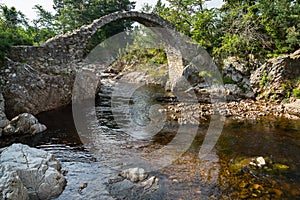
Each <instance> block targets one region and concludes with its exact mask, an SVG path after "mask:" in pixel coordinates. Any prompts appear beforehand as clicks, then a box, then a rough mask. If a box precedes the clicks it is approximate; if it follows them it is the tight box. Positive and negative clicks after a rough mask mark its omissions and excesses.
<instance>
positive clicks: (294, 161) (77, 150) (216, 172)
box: [2, 84, 300, 199]
mask: <svg viewBox="0 0 300 200" xmlns="http://www.w3.org/2000/svg"><path fill="white" fill-rule="evenodd" d="M110 92H111V91H110V86H109V85H105V84H104V85H103V86H102V92H101V93H100V94H99V99H97V102H96V104H97V107H96V114H97V117H98V119H97V120H96V121H91V122H90V124H89V128H90V130H92V131H93V134H91V135H90V137H91V138H88V139H89V140H91V141H93V142H95V144H94V146H95V147H97V148H96V149H94V151H92V149H90V148H91V146H87V145H83V144H82V142H81V140H80V138H79V136H78V134H77V133H76V130H75V127H74V124H73V119H72V113H71V109H70V108H69V107H67V108H64V109H61V110H56V111H51V112H46V113H42V114H40V115H39V116H38V118H39V120H40V121H41V123H44V124H46V125H47V127H48V130H47V131H46V132H44V133H42V134H38V135H36V136H34V137H33V138H31V137H24V138H21V139H20V138H19V139H18V140H17V142H18V141H21V142H23V143H28V144H30V145H31V146H36V147H38V148H42V149H45V150H47V151H50V152H51V153H53V154H55V156H56V157H57V158H58V159H59V160H61V161H62V163H63V169H65V170H68V171H69V172H68V174H67V180H68V185H67V187H66V189H65V191H64V193H63V194H62V195H61V196H60V197H59V198H58V199H103V198H106V199H109V198H110V197H109V196H110V194H109V193H108V191H107V190H106V186H105V184H106V183H107V180H108V179H109V178H111V177H113V176H115V175H116V174H117V173H118V171H115V169H122V168H124V167H129V166H128V162H129V161H130V160H131V161H132V162H133V163H134V164H135V166H134V167H136V166H138V165H139V164H141V165H142V164H145V163H144V162H142V161H141V160H139V159H137V158H139V157H141V155H144V154H146V153H149V152H153V151H155V150H159V149H162V148H163V147H165V146H166V145H167V144H169V143H170V142H171V141H172V140H173V139H174V138H175V137H176V135H177V134H176V133H177V132H178V128H179V127H178V125H176V124H174V123H166V124H165V126H164V127H163V129H162V130H161V131H160V132H159V133H157V134H155V135H150V136H151V137H146V136H145V137H141V138H139V137H134V136H133V135H131V134H128V133H126V132H123V131H122V130H120V127H118V124H117V123H116V122H115V121H114V120H113V119H114V118H113V115H112V112H111V108H110ZM162 95H163V92H161V90H157V89H156V88H154V87H144V88H141V89H140V90H139V91H138V92H137V93H136V94H135V99H131V100H132V101H131V103H132V106H133V107H131V113H138V116H137V117H136V118H134V122H135V123H137V124H139V125H145V124H146V123H148V122H149V119H151V117H150V114H151V113H149V112H147V111H148V108H149V107H151V105H155V104H157V103H158V102H157V101H155V99H157V96H162ZM139 99H141V101H140V100H139ZM160 105H161V106H162V107H164V106H166V105H165V104H161V103H160ZM134 106H136V107H134ZM144 111H146V112H144ZM86 112H87V113H89V112H91V111H86ZM134 116H135V115H134ZM124 123H125V121H124ZM207 128H208V124H200V126H199V129H198V132H197V135H196V137H195V138H194V140H193V142H192V144H191V145H190V146H189V149H188V150H187V151H186V152H185V153H184V154H183V155H182V156H180V157H179V158H178V159H176V160H175V161H174V162H173V163H172V164H171V165H169V166H167V167H165V168H163V169H160V170H158V171H153V172H151V173H150V174H151V175H155V176H157V177H158V178H159V179H160V182H159V184H160V188H159V189H158V190H157V191H155V192H153V194H152V196H151V199H241V198H248V199H249V198H250V199H251V198H261V199H297V198H298V199H299V196H300V190H299V188H300V170H299V169H300V123H299V121H289V120H282V119H277V120H271V119H266V120H262V121H257V122H256V121H244V122H239V121H230V120H226V124H225V127H224V130H223V132H222V135H221V137H220V138H219V141H218V143H217V145H216V147H215V148H214V149H213V150H212V151H211V152H210V154H209V155H208V156H207V157H205V159H204V160H200V159H199V157H198V154H199V150H200V148H201V144H202V143H203V140H204V136H205V135H206V131H207ZM185 134H186V136H188V135H189V134H191V131H190V130H189V127H188V126H187V127H186V128H185ZM2 145H3V144H2ZM6 145H8V144H6ZM90 152H94V153H95V154H93V153H90ZM257 156H263V157H264V158H266V159H269V160H270V161H272V164H270V166H269V168H268V169H263V170H256V169H252V168H249V167H247V166H246V167H245V166H244V167H242V168H241V169H240V170H239V172H238V173H233V172H232V169H231V168H232V166H233V164H237V163H238V161H241V160H245V159H249V158H251V157H257ZM146 164H147V162H146ZM238 164H239V163H238ZM275 164H277V165H276V166H288V170H285V171H280V170H277V171H275V170H273V168H274V167H272V166H274V165H275ZM234 166H236V165H234ZM145 167H147V166H145ZM272 170H273V171H272ZM84 182H88V184H89V186H88V187H87V188H86V190H84V191H83V194H78V192H77V188H78V185H80V184H81V183H84ZM129 199H130V198H129ZM131 199H134V196H133V197H132V198H131Z"/></svg>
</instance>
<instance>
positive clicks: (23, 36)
mask: <svg viewBox="0 0 300 200" xmlns="http://www.w3.org/2000/svg"><path fill="white" fill-rule="evenodd" d="M26 27H28V23H27V19H26V18H25V16H24V14H22V13H21V12H19V11H17V10H16V8H14V7H11V8H9V7H7V6H5V5H2V6H0V62H3V58H4V55H5V53H7V52H8V51H9V49H10V47H11V46H12V45H32V44H33V38H32V35H31V34H30V32H28V31H27V29H26Z"/></svg>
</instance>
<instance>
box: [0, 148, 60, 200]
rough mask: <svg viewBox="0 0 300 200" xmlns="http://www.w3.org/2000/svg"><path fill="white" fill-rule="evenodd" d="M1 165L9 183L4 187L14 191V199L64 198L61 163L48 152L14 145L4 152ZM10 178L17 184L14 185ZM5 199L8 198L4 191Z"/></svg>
mask: <svg viewBox="0 0 300 200" xmlns="http://www.w3.org/2000/svg"><path fill="white" fill-rule="evenodd" d="M0 163H1V167H2V177H4V179H5V181H1V184H2V185H3V184H4V185H5V186H4V188H9V187H12V188H13V190H11V192H13V194H14V195H15V198H12V199H26V196H27V195H28V197H29V199H51V198H54V197H57V196H58V195H59V194H61V192H62V191H63V189H64V187H65V185H66V179H65V178H64V176H63V175H62V174H61V173H60V168H61V166H60V163H59V161H58V160H56V159H55V158H54V156H53V155H52V154H50V153H48V152H46V151H44V150H40V149H36V148H31V147H29V146H27V145H22V144H13V145H11V146H9V147H6V148H4V149H1V154H0ZM12 174H14V176H13V175H12ZM0 177H1V176H0ZM8 178H15V180H17V181H14V182H12V181H9V180H10V179H8ZM22 185H23V186H24V187H25V188H24V187H23V186H22ZM0 188H1V187H0ZM26 190H27V193H26ZM23 193H24V195H23ZM26 194H27V195H26ZM3 195H7V192H6V191H4V190H2V196H3ZM20 195H23V196H20ZM22 197H24V198H22Z"/></svg>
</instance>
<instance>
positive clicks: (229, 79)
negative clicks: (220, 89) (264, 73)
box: [222, 57, 259, 98]
mask: <svg viewBox="0 0 300 200" xmlns="http://www.w3.org/2000/svg"><path fill="white" fill-rule="evenodd" d="M257 65H259V62H258V61H255V62H251V63H250V62H245V61H243V60H241V59H239V58H237V57H229V58H227V59H225V60H224V67H223V69H222V76H223V81H224V84H225V88H226V93H227V95H233V96H235V97H242V98H253V97H254V93H253V91H252V88H251V85H250V75H251V73H252V72H253V70H254V68H255V66H257ZM234 85H236V86H234Z"/></svg>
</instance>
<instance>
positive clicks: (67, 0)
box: [36, 0, 135, 49]
mask: <svg viewBox="0 0 300 200" xmlns="http://www.w3.org/2000/svg"><path fill="white" fill-rule="evenodd" d="M53 3H54V6H53V8H54V10H55V11H56V14H55V15H54V16H52V15H51V13H48V12H46V11H45V10H44V9H42V8H41V7H39V6H36V9H37V11H38V13H39V19H38V20H37V21H36V22H38V24H40V25H43V24H44V25H45V24H46V29H47V30H48V32H47V33H50V35H51V34H52V32H49V29H48V27H51V28H50V30H54V32H55V33H56V34H59V33H66V32H68V31H73V30H75V29H76V28H79V27H80V26H82V25H86V24H90V23H92V22H93V20H95V19H98V18H100V17H102V16H104V15H107V14H110V13H113V12H116V11H130V10H132V9H134V7H135V3H134V2H131V1H130V0H73V1H71V0H54V1H53ZM53 21H54V22H55V23H53ZM131 24H132V22H128V21H125V22H115V23H110V24H109V25H107V26H104V27H103V28H102V29H101V30H98V32H97V33H96V34H95V35H94V37H93V38H92V39H91V42H90V44H89V45H88V48H89V49H92V48H93V47H94V46H96V45H97V44H98V43H100V42H101V41H103V40H104V39H105V38H107V37H109V36H112V35H114V34H117V33H120V32H122V31H125V30H127V29H129V28H131ZM42 30H45V29H44V28H43V29H42Z"/></svg>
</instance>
